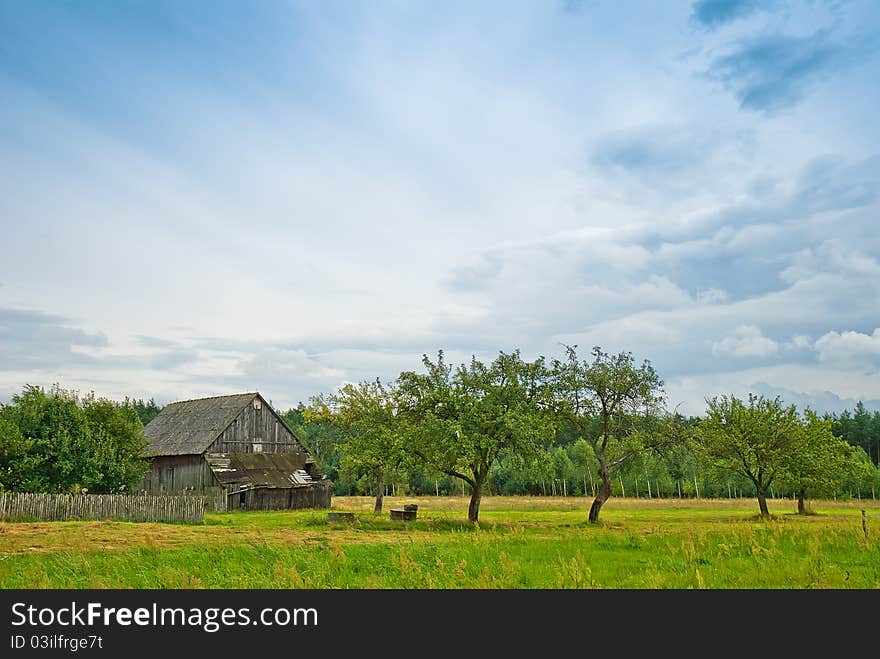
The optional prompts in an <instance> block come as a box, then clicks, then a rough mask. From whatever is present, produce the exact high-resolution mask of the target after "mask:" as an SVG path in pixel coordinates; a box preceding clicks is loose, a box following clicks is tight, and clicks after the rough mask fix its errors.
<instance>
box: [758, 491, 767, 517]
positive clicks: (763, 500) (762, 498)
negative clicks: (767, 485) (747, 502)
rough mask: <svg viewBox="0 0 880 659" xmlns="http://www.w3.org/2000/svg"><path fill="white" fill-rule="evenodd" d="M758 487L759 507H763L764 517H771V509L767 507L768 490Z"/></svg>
mask: <svg viewBox="0 0 880 659" xmlns="http://www.w3.org/2000/svg"><path fill="white" fill-rule="evenodd" d="M757 489H758V508H760V509H761V516H762V517H770V510H769V509H768V508H767V492H766V490H762V489H761V488H757Z"/></svg>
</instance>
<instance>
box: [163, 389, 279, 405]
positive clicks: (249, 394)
mask: <svg viewBox="0 0 880 659" xmlns="http://www.w3.org/2000/svg"><path fill="white" fill-rule="evenodd" d="M241 396H259V397H260V398H262V397H263V395H262V394H261V393H260V392H259V391H244V392H242V393H240V394H218V395H216V396H204V397H202V398H184V399H183V400H175V401H174V402H171V403H168V405H177V404H178V403H192V402H194V401H197V400H214V399H217V398H239V397H241ZM166 407H167V405H166Z"/></svg>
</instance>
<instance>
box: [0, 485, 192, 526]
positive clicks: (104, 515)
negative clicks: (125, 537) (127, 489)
mask: <svg viewBox="0 0 880 659" xmlns="http://www.w3.org/2000/svg"><path fill="white" fill-rule="evenodd" d="M204 516H205V497H201V496H173V497H172V496H144V495H140V494H42V493H39V494H37V493H29V492H0V520H3V521H18V520H24V521H28V520H32V519H40V520H45V521H58V520H69V519H116V520H123V521H126V522H186V523H188V524H200V523H201V522H202V520H203V519H204Z"/></svg>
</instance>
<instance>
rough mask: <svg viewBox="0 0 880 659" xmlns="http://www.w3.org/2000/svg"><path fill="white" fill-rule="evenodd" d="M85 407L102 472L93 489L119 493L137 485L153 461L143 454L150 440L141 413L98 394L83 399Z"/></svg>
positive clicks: (84, 413) (93, 444) (87, 422)
mask: <svg viewBox="0 0 880 659" xmlns="http://www.w3.org/2000/svg"><path fill="white" fill-rule="evenodd" d="M82 410H83V415H84V417H85V421H86V424H87V427H88V430H89V435H90V436H91V441H92V446H93V450H94V451H95V455H94V458H95V460H96V462H97V465H98V472H99V475H98V476H97V477H96V478H95V479H94V480H93V486H92V488H91V489H94V490H95V491H103V492H118V491H122V490H125V489H127V488H131V487H132V486H133V485H135V484H137V483H138V482H139V481H140V480H141V479H142V478H143V477H144V474H146V472H147V468H148V464H149V463H148V461H147V460H144V459H143V457H142V454H143V451H144V449H145V448H146V447H147V441H146V439H145V438H144V433H143V424H142V423H141V416H140V413H139V412H138V411H137V409H136V408H135V407H132V406H129V405H126V404H125V403H123V404H121V405H120V404H118V403H114V402H113V401H110V400H107V399H106V398H97V397H96V396H95V394H94V393H90V394H88V395H87V396H85V397H84V398H83V399H82Z"/></svg>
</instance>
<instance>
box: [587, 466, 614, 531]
mask: <svg viewBox="0 0 880 659" xmlns="http://www.w3.org/2000/svg"><path fill="white" fill-rule="evenodd" d="M599 477H600V478H601V479H602V486H601V487H600V488H599V493H598V494H597V495H596V498H595V499H593V505H592V506H590V518H589V519H590V523H596V522H598V521H599V511H600V510H602V504H604V503H605V502H606V501H608V498H609V497H610V496H611V474H609V473H608V470H607V469H601V468H600V469H599Z"/></svg>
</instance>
